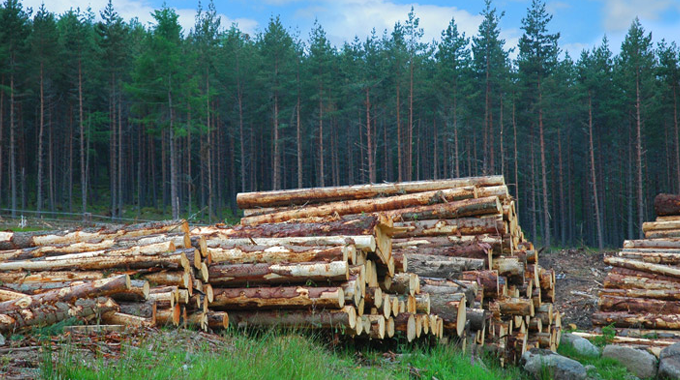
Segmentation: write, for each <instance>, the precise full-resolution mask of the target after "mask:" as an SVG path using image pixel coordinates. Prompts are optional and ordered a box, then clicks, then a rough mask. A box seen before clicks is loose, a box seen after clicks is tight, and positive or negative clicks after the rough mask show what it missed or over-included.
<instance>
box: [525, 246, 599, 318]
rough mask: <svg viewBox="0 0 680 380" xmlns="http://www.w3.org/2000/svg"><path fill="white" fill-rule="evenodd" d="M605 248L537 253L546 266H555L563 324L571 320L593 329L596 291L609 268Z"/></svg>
mask: <svg viewBox="0 0 680 380" xmlns="http://www.w3.org/2000/svg"><path fill="white" fill-rule="evenodd" d="M605 254H606V252H605V253H603V252H591V251H587V250H584V249H568V250H561V251H556V252H551V253H542V254H540V255H539V256H538V258H539V263H540V264H541V266H542V267H544V268H553V269H555V275H556V277H557V284H556V288H555V290H556V294H555V297H556V303H555V304H556V305H555V306H556V307H557V309H558V310H559V311H560V312H561V313H562V326H563V328H565V329H567V328H569V325H570V324H573V325H575V326H576V327H577V328H578V329H582V330H590V329H592V327H593V324H592V322H591V320H590V317H591V315H592V314H593V313H594V312H595V311H597V293H598V291H599V290H600V289H602V287H603V286H602V283H603V280H604V278H605V277H606V276H607V273H608V271H609V269H610V268H608V267H607V266H606V264H605V263H604V261H603V259H604V255H605Z"/></svg>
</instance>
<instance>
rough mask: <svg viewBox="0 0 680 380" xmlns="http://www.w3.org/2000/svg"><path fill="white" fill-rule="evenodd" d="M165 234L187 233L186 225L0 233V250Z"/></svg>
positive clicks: (172, 222) (179, 221)
mask: <svg viewBox="0 0 680 380" xmlns="http://www.w3.org/2000/svg"><path fill="white" fill-rule="evenodd" d="M169 232H187V233H188V232H189V227H188V224H187V222H186V221H184V220H178V221H164V222H151V223H142V224H136V225H129V226H113V227H109V228H87V229H80V230H75V231H70V230H63V231H37V232H34V231H31V232H0V250H8V249H18V248H30V247H38V246H46V245H60V244H64V245H65V244H74V243H82V242H88V241H93V240H95V241H101V240H104V239H114V238H121V237H136V236H146V235H153V234H160V233H169Z"/></svg>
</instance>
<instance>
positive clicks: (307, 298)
mask: <svg viewBox="0 0 680 380" xmlns="http://www.w3.org/2000/svg"><path fill="white" fill-rule="evenodd" d="M213 294H214V299H213V301H212V302H210V305H209V306H210V308H213V309H215V310H252V309H276V308H280V309H288V308H291V309H296V308H314V309H316V310H322V309H341V308H342V307H344V306H345V295H344V292H343V290H342V287H309V286H288V287H274V288H224V289H213Z"/></svg>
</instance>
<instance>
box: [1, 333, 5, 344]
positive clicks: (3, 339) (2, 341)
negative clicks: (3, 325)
mask: <svg viewBox="0 0 680 380" xmlns="http://www.w3.org/2000/svg"><path fill="white" fill-rule="evenodd" d="M4 345H5V337H4V336H3V335H2V334H0V346H4Z"/></svg>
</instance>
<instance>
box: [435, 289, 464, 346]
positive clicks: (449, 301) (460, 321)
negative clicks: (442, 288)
mask: <svg viewBox="0 0 680 380" xmlns="http://www.w3.org/2000/svg"><path fill="white" fill-rule="evenodd" d="M465 304H466V299H465V294H463V293H457V294H430V310H431V311H432V313H434V314H437V315H438V316H439V317H441V318H442V319H443V320H444V329H445V330H448V331H449V332H455V333H456V334H457V335H458V336H462V334H463V331H464V329H465V321H466V316H465V315H466V314H465Z"/></svg>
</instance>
